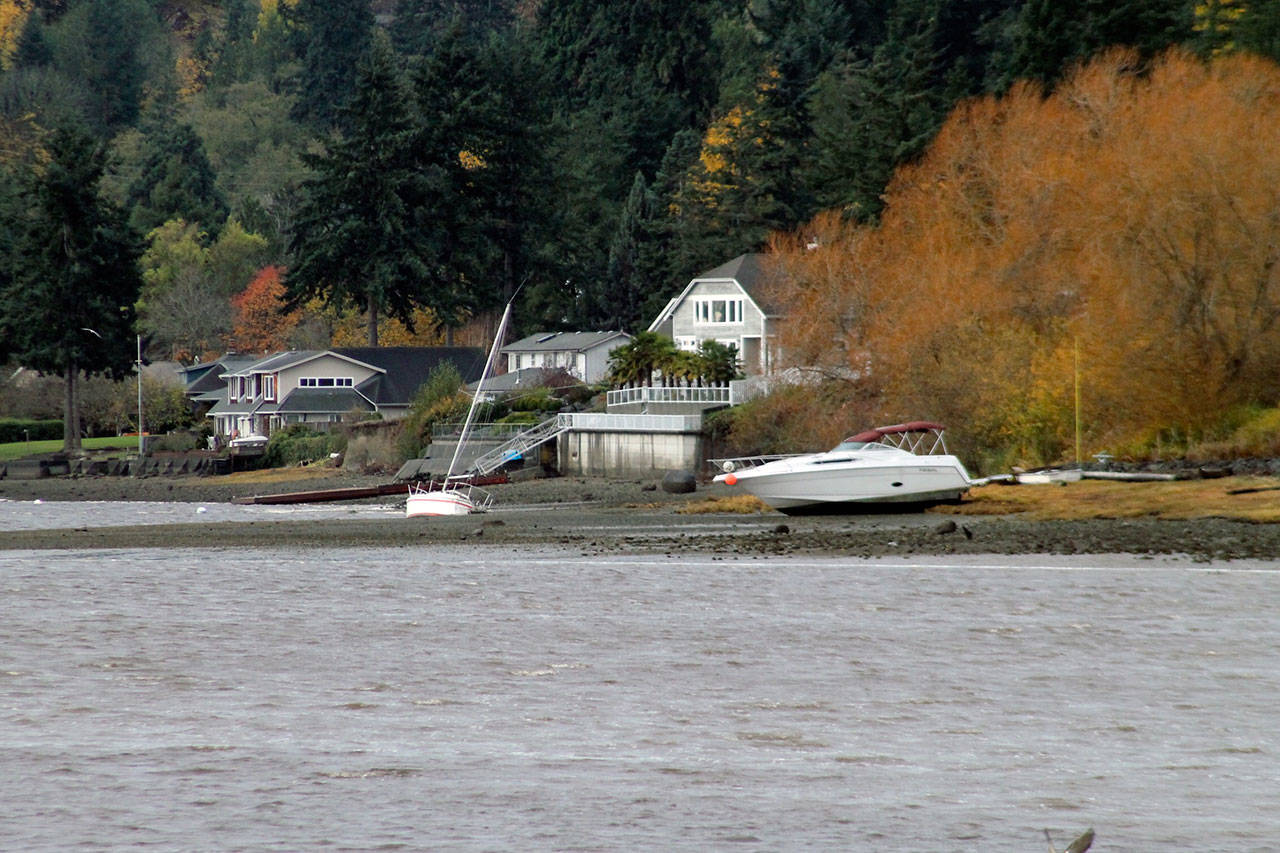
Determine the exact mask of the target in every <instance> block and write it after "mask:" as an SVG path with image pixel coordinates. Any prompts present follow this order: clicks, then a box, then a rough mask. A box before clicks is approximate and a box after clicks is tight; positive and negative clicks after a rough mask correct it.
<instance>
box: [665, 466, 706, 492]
mask: <svg viewBox="0 0 1280 853" xmlns="http://www.w3.org/2000/svg"><path fill="white" fill-rule="evenodd" d="M697 489H698V480H697V478H695V477H694V476H693V474H691V473H689V472H688V471H668V472H667V473H666V474H665V475H664V476H663V478H662V491H664V492H669V493H670V494H673V495H687V494H689V493H690V492H694V491H697Z"/></svg>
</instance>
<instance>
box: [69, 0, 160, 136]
mask: <svg viewBox="0 0 1280 853" xmlns="http://www.w3.org/2000/svg"><path fill="white" fill-rule="evenodd" d="M86 14H87V17H86V20H85V34H86V35H85V43H84V45H83V47H82V50H81V56H82V59H81V62H82V69H81V72H82V75H83V77H82V82H83V84H84V86H85V88H86V89H87V91H88V92H89V94H90V98H91V105H90V113H89V120H90V122H91V123H92V126H93V127H94V128H95V129H96V130H97V131H98V132H100V133H103V134H110V133H114V132H116V131H118V130H120V129H121V128H122V127H126V126H129V125H132V124H133V123H134V122H135V121H137V119H138V115H139V112H140V110H141V108H142V87H143V83H144V81H145V79H146V67H145V65H144V64H143V61H142V58H141V55H140V53H141V50H142V35H143V32H142V31H141V30H140V28H139V26H138V20H139V18H141V17H143V16H145V15H149V14H150V10H149V9H147V8H145V7H140V6H138V4H137V2H129V0H126V2H121V0H89V4H88V9H87V13H86Z"/></svg>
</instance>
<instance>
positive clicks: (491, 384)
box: [467, 367, 582, 394]
mask: <svg viewBox="0 0 1280 853" xmlns="http://www.w3.org/2000/svg"><path fill="white" fill-rule="evenodd" d="M479 384H480V383H479V382H469V383H467V390H468V391H470V392H472V393H473V394H474V393H475V391H476V386H477V385H479ZM581 384H582V380H580V379H578V378H576V377H574V376H573V374H571V373H569V371H567V370H565V369H564V368H563V367H522V368H520V369H519V370H513V371H511V372H510V373H503V374H500V375H498V376H490V377H489V378H488V379H486V380H485V381H484V390H485V392H486V393H493V394H505V393H507V392H508V391H515V390H516V389H529V388H563V387H565V386H566V385H581Z"/></svg>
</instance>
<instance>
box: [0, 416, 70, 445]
mask: <svg viewBox="0 0 1280 853" xmlns="http://www.w3.org/2000/svg"><path fill="white" fill-rule="evenodd" d="M24 430H25V432H24ZM58 438H62V421H53V420H35V419H31V418H0V444H9V443H11V442H15V441H28V440H30V441H48V440H49V439H58Z"/></svg>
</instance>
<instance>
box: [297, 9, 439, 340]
mask: <svg viewBox="0 0 1280 853" xmlns="http://www.w3.org/2000/svg"><path fill="white" fill-rule="evenodd" d="M338 118H339V119H340V121H341V122H342V123H343V124H346V125H347V126H348V127H349V128H350V132H349V134H348V135H345V136H344V135H337V134H334V135H331V136H330V137H329V140H328V150H327V151H326V153H324V154H323V155H309V156H308V157H307V161H308V164H309V165H310V166H311V168H312V169H313V170H314V171H315V173H316V176H315V177H314V178H312V179H310V180H308V181H306V182H305V183H304V184H303V191H304V194H305V195H304V200H303V202H302V206H301V209H300V210H299V212H298V217H297V219H296V221H295V223H294V229H293V232H292V234H291V239H290V251H291V253H292V255H293V263H292V264H291V265H290V269H289V274H288V280H287V282H286V287H287V289H288V292H289V297H290V304H291V307H297V306H298V305H299V304H301V303H303V302H305V301H306V300H308V299H310V298H312V297H322V298H323V299H325V300H326V301H327V302H328V303H329V304H330V305H333V306H336V307H338V308H345V307H347V306H350V305H353V304H354V305H358V306H362V307H363V308H364V309H365V311H366V319H367V324H368V325H367V329H368V342H369V346H377V345H378V319H379V316H380V314H381V313H382V312H384V311H385V312H389V313H391V314H392V315H393V316H395V317H397V318H398V319H400V320H401V321H403V322H404V323H405V324H406V325H407V326H409V327H410V328H412V322H413V321H412V316H411V315H412V311H413V308H414V306H415V305H417V304H418V303H419V301H422V300H423V298H424V294H423V293H422V289H421V283H422V282H423V281H424V280H427V279H429V278H430V275H431V270H430V269H429V268H428V267H427V264H426V263H424V261H423V260H422V257H423V251H422V247H421V246H420V242H419V241H420V234H421V225H422V223H421V222H418V221H415V217H414V213H415V210H416V209H418V208H419V203H420V198H421V195H422V187H421V185H420V181H421V177H420V175H419V174H418V173H417V171H416V169H415V165H416V164H415V159H414V158H415V150H414V144H413V143H414V141H415V136H416V134H415V133H414V123H413V114H412V110H411V105H410V101H409V97H408V93H407V91H406V88H405V84H404V82H403V80H402V79H401V75H400V71H399V69H398V67H397V63H396V57H395V54H394V53H393V51H392V49H391V45H390V42H389V40H388V39H387V38H386V36H385V34H383V33H381V32H379V33H378V34H377V35H376V36H375V37H374V38H373V40H372V42H371V44H370V50H369V53H368V55H367V56H366V57H365V58H364V59H363V60H362V61H361V62H360V63H359V65H358V71H357V75H356V82H355V90H354V92H353V93H352V97H351V100H350V103H349V104H348V105H347V106H346V107H344V108H343V109H342V111H341V113H340V114H339V116H338ZM427 301H428V304H430V299H428V300H427ZM433 307H434V306H433Z"/></svg>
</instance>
